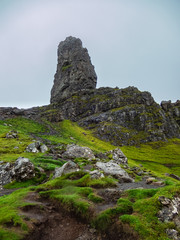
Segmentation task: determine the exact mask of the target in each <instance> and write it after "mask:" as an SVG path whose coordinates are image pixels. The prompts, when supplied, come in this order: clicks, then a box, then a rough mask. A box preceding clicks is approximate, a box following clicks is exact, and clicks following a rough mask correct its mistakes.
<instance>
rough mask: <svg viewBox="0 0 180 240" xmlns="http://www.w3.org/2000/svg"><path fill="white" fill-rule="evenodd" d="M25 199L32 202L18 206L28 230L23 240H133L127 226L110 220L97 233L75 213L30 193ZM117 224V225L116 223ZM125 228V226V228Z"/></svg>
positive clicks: (134, 238) (132, 233)
mask: <svg viewBox="0 0 180 240" xmlns="http://www.w3.org/2000/svg"><path fill="white" fill-rule="evenodd" d="M25 201H26V202H28V203H32V204H35V205H31V206H26V207H24V208H23V209H21V213H20V214H22V215H23V216H25V220H26V222H27V224H28V225H29V228H30V229H31V233H30V234H29V235H27V236H26V237H25V238H24V240H119V239H121V240H136V239H138V237H137V235H136V233H134V232H133V231H132V230H131V229H130V228H129V226H125V225H122V224H120V223H119V222H118V223H116V222H115V223H113V224H112V226H111V227H110V228H109V229H108V230H107V231H106V232H104V233H98V232H97V231H96V230H95V229H93V228H91V227H90V225H88V224H87V223H85V222H83V221H82V219H79V218H78V217H77V216H76V217H75V216H73V215H70V214H69V213H67V212H65V211H64V210H63V209H60V208H59V207H56V205H55V204H54V203H51V202H49V201H48V200H44V199H41V198H39V196H38V194H37V193H34V192H32V193H30V194H29V195H28V196H27V198H26V199H25ZM119 224H120V225H119ZM126 227H127V228H126Z"/></svg>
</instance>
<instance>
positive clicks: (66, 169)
mask: <svg viewBox="0 0 180 240" xmlns="http://www.w3.org/2000/svg"><path fill="white" fill-rule="evenodd" d="M76 171H79V166H78V165H77V164H76V163H74V162H72V161H68V162H66V163H65V164H64V165H63V166H62V167H60V168H56V169H55V172H54V176H53V178H57V177H61V176H62V174H67V173H71V172H76Z"/></svg>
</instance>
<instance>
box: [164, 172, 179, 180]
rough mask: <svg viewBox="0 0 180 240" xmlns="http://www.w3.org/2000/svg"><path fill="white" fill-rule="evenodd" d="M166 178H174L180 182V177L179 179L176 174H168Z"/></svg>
mask: <svg viewBox="0 0 180 240" xmlns="http://www.w3.org/2000/svg"><path fill="white" fill-rule="evenodd" d="M166 176H169V177H172V178H174V179H176V180H179V181H180V177H179V176H177V175H175V174H173V173H171V174H169V173H166Z"/></svg>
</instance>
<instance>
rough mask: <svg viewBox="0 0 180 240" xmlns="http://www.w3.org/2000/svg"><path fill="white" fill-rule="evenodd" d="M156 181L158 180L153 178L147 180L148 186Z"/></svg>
mask: <svg viewBox="0 0 180 240" xmlns="http://www.w3.org/2000/svg"><path fill="white" fill-rule="evenodd" d="M154 180H156V179H155V178H153V177H150V178H147V179H146V184H151V183H152V182H154Z"/></svg>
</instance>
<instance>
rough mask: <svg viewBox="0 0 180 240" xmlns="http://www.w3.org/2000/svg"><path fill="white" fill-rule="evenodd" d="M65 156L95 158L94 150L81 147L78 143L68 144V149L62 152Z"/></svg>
mask: <svg viewBox="0 0 180 240" xmlns="http://www.w3.org/2000/svg"><path fill="white" fill-rule="evenodd" d="M62 157H64V158H70V159H74V158H86V159H88V160H92V159H95V156H94V154H93V151H92V150H91V149H90V148H88V147H81V146H78V145H76V144H70V145H67V149H66V151H65V152H64V153H63V154H62Z"/></svg>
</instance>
